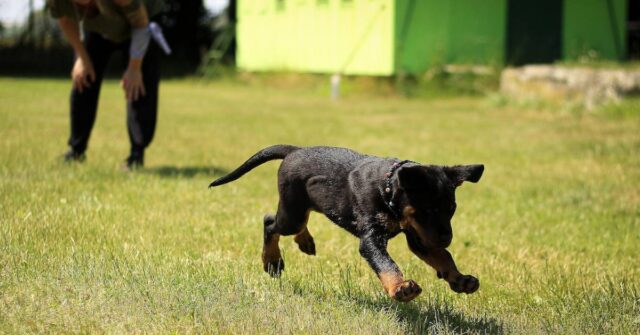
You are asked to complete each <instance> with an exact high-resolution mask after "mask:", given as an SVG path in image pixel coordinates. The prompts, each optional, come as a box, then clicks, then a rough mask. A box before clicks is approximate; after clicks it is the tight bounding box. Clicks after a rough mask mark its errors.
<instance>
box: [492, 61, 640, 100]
mask: <svg viewBox="0 0 640 335" xmlns="http://www.w3.org/2000/svg"><path fill="white" fill-rule="evenodd" d="M500 91H501V92H502V93H503V94H505V95H506V96H508V97H510V98H514V99H532V98H533V99H544V100H550V101H554V102H574V103H581V104H583V105H584V106H585V107H586V108H589V109H591V108H593V107H595V106H597V105H599V104H602V103H604V102H607V101H616V100H619V99H621V98H623V97H625V96H629V95H634V94H636V95H637V94H640V69H597V68H581V67H566V66H556V65H529V66H524V67H520V68H508V69H505V70H504V71H502V74H501V78H500Z"/></svg>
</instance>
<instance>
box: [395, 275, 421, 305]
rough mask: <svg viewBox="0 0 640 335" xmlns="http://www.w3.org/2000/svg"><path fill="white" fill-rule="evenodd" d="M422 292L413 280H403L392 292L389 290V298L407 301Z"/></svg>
mask: <svg viewBox="0 0 640 335" xmlns="http://www.w3.org/2000/svg"><path fill="white" fill-rule="evenodd" d="M420 293H422V288H420V286H419V285H418V283H416V282H415V281H413V280H405V281H403V282H402V283H400V284H399V285H398V286H396V287H395V288H394V289H393V290H392V292H390V295H391V298H393V299H395V300H398V301H402V302H407V301H411V300H413V299H414V298H415V297H417V296H418V295H420Z"/></svg>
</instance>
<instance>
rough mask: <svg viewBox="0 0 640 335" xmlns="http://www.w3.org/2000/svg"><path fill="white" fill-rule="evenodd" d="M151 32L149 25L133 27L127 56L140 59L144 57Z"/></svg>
mask: <svg viewBox="0 0 640 335" xmlns="http://www.w3.org/2000/svg"><path fill="white" fill-rule="evenodd" d="M150 38H151V32H150V31H149V27H144V28H135V29H133V30H132V31H131V46H130V48H129V57H131V58H133V59H140V58H143V57H144V54H145V53H146V52H147V48H148V47H149V39H150Z"/></svg>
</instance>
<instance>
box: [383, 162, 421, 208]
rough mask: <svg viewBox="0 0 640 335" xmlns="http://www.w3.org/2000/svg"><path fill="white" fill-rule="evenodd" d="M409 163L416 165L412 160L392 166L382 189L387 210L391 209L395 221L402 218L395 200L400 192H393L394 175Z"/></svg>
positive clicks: (386, 174)
mask: <svg viewBox="0 0 640 335" xmlns="http://www.w3.org/2000/svg"><path fill="white" fill-rule="evenodd" d="M407 163H414V162H413V161H410V160H403V161H399V162H394V163H393V164H392V165H391V168H389V171H387V172H386V173H385V174H384V177H385V178H384V183H383V189H382V191H383V192H382V198H383V200H384V204H385V205H386V206H387V208H388V209H389V211H390V212H391V215H393V217H394V218H395V219H399V218H400V212H399V211H398V208H397V206H398V204H397V203H396V201H395V200H397V198H398V197H397V196H398V194H399V193H398V192H394V190H393V175H394V174H395V173H396V171H398V169H399V168H400V167H401V166H403V165H404V164H407Z"/></svg>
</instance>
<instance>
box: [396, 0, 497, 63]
mask: <svg viewBox="0 0 640 335" xmlns="http://www.w3.org/2000/svg"><path fill="white" fill-rule="evenodd" d="M396 4H397V5H396V16H395V22H396V23H395V39H396V57H397V58H396V68H397V69H398V70H399V71H403V72H408V73H419V72H423V71H425V70H427V69H428V68H429V67H431V66H433V65H442V64H451V63H454V64H455V63H463V64H501V63H502V62H503V61H504V48H505V45H504V44H505V27H506V0H483V1H478V0H455V1H442V0H397V1H396Z"/></svg>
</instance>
